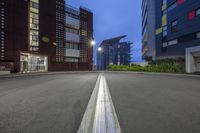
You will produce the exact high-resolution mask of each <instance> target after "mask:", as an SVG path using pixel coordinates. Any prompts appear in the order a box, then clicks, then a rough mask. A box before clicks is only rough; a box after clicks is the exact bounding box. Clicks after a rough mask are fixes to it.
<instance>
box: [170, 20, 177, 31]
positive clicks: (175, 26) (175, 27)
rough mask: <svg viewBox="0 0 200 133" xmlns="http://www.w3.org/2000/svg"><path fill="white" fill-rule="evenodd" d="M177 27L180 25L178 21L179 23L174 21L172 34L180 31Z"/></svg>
mask: <svg viewBox="0 0 200 133" xmlns="http://www.w3.org/2000/svg"><path fill="white" fill-rule="evenodd" d="M177 25H178V21H177V20H175V21H173V22H172V23H171V32H172V33H175V32H177V31H178V30H177Z"/></svg>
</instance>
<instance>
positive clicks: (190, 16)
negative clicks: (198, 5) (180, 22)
mask: <svg viewBox="0 0 200 133" xmlns="http://www.w3.org/2000/svg"><path fill="white" fill-rule="evenodd" d="M195 14H196V13H195V11H191V12H190V13H189V15H188V19H189V20H192V19H194V18H195Z"/></svg>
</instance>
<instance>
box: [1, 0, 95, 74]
mask: <svg viewBox="0 0 200 133" xmlns="http://www.w3.org/2000/svg"><path fill="white" fill-rule="evenodd" d="M47 3H48V4H47ZM0 13H1V20H0V23H1V32H0V37H1V38H0V39H1V40H0V67H5V68H9V69H11V70H12V71H14V72H44V71H65V70H90V66H91V63H92V62H91V61H90V60H85V62H81V56H80V52H79V51H81V47H80V31H79V29H80V25H79V24H80V23H79V21H80V20H79V18H80V17H79V15H80V14H76V13H75V14H73V13H71V12H68V8H67V7H66V3H65V1H64V0H0ZM70 13H71V14H72V15H77V16H78V20H77V21H71V20H72V18H73V17H71V18H70V17H69V14H70ZM90 21H92V13H91V19H90ZM77 22H78V23H77ZM89 24H91V23H89ZM92 27H93V25H91V32H90V33H91V36H92V37H93V31H92V30H93V28H92ZM69 28H71V29H74V30H73V31H71V30H69ZM71 32H76V34H77V36H76V37H77V38H76V40H73V39H75V38H74V36H75V35H74V36H73V35H72V34H71V35H70V36H69V33H71ZM73 34H74V33H73ZM70 39H71V40H70ZM71 44H73V48H71ZM86 45H87V46H88V47H89V48H90V49H88V50H87V51H86V52H88V53H90V52H89V51H90V50H91V51H92V49H93V47H91V46H90V44H89V43H87V44H86Z"/></svg>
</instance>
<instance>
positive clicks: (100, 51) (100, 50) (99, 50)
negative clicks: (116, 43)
mask: <svg viewBox="0 0 200 133" xmlns="http://www.w3.org/2000/svg"><path fill="white" fill-rule="evenodd" d="M98 52H99V56H100V58H99V69H100V70H101V68H102V66H101V65H102V63H101V62H102V61H101V53H102V48H101V47H99V48H98Z"/></svg>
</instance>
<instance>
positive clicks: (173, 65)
mask: <svg viewBox="0 0 200 133" xmlns="http://www.w3.org/2000/svg"><path fill="white" fill-rule="evenodd" d="M107 68H108V70H112V71H135V72H166V73H184V72H185V68H184V64H182V63H177V62H175V61H171V60H169V61H166V62H164V61H162V62H158V63H152V64H149V65H147V66H145V67H142V66H138V65H132V66H128V65H109V66H108V67H107Z"/></svg>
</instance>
